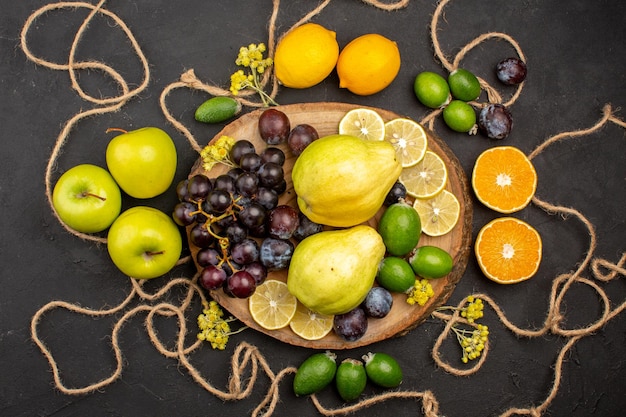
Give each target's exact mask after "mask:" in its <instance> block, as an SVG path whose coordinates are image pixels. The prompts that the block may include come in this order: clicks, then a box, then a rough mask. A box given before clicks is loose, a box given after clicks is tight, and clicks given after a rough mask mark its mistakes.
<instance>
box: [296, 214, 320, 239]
mask: <svg viewBox="0 0 626 417" xmlns="http://www.w3.org/2000/svg"><path fill="white" fill-rule="evenodd" d="M322 230H324V225H322V224H319V223H315V222H314V221H311V219H309V218H308V217H307V216H305V215H304V214H302V213H300V214H299V215H298V227H297V228H296V230H295V231H294V232H293V237H294V238H296V239H297V240H303V239H305V238H307V237H309V236H311V235H314V234H316V233H319V232H321V231H322Z"/></svg>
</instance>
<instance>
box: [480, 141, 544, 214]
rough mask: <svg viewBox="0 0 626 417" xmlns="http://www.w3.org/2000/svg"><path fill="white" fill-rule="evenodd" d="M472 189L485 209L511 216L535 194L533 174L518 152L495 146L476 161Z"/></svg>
mask: <svg viewBox="0 0 626 417" xmlns="http://www.w3.org/2000/svg"><path fill="white" fill-rule="evenodd" d="M472 188H473V189H474V193H475V194H476V198H478V200H479V201H480V202H481V203H483V204H484V205H485V206H487V207H489V208H490V209H492V210H495V211H497V212H500V213H513V212H516V211H519V210H521V209H523V208H524V207H526V206H527V205H528V203H530V200H531V199H532V198H533V195H535V190H536V189H537V172H536V171H535V167H534V166H533V164H532V163H531V162H530V160H529V159H528V158H527V157H526V155H524V153H523V152H522V151H520V150H519V149H517V148H515V147H513V146H497V147H494V148H491V149H487V150H486V151H484V152H483V153H482V154H480V155H479V156H478V158H477V159H476V163H475V164H474V171H473V172H472Z"/></svg>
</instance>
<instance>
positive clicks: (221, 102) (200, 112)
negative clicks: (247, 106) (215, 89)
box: [195, 97, 241, 123]
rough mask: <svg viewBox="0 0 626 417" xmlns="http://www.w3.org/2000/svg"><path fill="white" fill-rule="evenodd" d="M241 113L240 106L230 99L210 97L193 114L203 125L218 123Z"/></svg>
mask: <svg viewBox="0 0 626 417" xmlns="http://www.w3.org/2000/svg"><path fill="white" fill-rule="evenodd" d="M240 111H241V104H240V103H239V102H238V101H237V100H235V99H234V98H232V97H212V98H210V99H208V100H207V101H205V102H204V103H202V104H201V105H200V106H199V107H198V108H197V109H196V113H195V118H196V120H197V121H199V122H203V123H220V122H223V121H225V120H228V119H230V118H232V117H234V116H236V115H237V114H239V112H240Z"/></svg>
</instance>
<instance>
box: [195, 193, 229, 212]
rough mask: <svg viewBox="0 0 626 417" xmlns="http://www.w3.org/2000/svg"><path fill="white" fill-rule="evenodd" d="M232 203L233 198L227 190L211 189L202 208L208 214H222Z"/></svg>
mask: <svg viewBox="0 0 626 417" xmlns="http://www.w3.org/2000/svg"><path fill="white" fill-rule="evenodd" d="M232 204H233V199H232V197H231V195H230V193H229V192H228V191H224V190H213V191H211V192H210V193H209V194H207V196H206V199H205V200H204V203H202V209H203V210H204V211H205V212H207V213H210V214H222V213H224V212H225V211H226V210H228V208H229V207H230V206H231V205H232Z"/></svg>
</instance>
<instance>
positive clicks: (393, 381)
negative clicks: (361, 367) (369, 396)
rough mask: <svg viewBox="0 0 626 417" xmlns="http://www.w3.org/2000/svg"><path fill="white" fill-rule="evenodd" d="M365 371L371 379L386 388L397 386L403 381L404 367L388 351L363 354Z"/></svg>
mask: <svg viewBox="0 0 626 417" xmlns="http://www.w3.org/2000/svg"><path fill="white" fill-rule="evenodd" d="M363 361H365V373H366V374H367V377H368V378H369V380H370V381H372V382H373V383H374V384H376V385H379V386H381V387H384V388H395V387H397V386H398V385H400V383H401V382H402V369H401V368H400V365H399V364H398V361H396V360H395V359H394V358H393V357H392V356H390V355H387V354H386V353H380V352H378V353H371V352H370V353H368V354H367V355H363Z"/></svg>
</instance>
